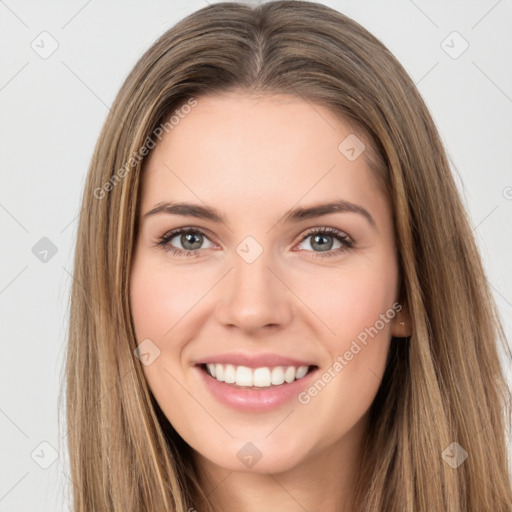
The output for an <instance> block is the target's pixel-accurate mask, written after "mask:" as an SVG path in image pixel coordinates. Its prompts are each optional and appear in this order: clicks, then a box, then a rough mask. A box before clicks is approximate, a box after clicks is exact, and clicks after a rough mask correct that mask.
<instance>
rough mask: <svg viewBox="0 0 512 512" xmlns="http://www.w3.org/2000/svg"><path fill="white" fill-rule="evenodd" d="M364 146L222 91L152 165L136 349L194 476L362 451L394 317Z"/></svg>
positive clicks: (392, 266)
mask: <svg viewBox="0 0 512 512" xmlns="http://www.w3.org/2000/svg"><path fill="white" fill-rule="evenodd" d="M187 112H188V109H187ZM360 144H361V141H360V140H359V139H357V138H355V136H354V135H353V134H352V133H351V131H350V129H349V128H348V127H347V126H346V125H345V124H344V123H343V122H341V121H340V120H339V119H338V118H337V117H335V116H334V115H333V114H332V113H331V112H330V110H329V109H327V108H325V107H322V106H319V105H317V104H311V103H309V102H305V101H302V100H301V99H300V98H295V97H291V96H272V97H255V96H250V95H248V94H241V93H230V94H226V95H217V96H208V97H200V98H197V105H195V106H194V107H193V108H191V109H190V112H189V113H188V114H186V115H184V114H182V115H181V116H180V117H179V122H178V123H174V125H173V128H172V129H171V130H169V131H168V133H165V131H164V136H163V138H162V141H161V142H159V143H158V145H157V146H156V147H155V148H154V149H153V150H152V152H151V153H150V155H149V156H148V160H147V162H146V167H145V170H144V175H143V182H142V189H141V194H142V195H141V210H140V218H139V222H140V227H139V232H138V238H137V245H136V248H135V253H134V261H133V267H132V272H131V295H130V300H131V308H132V315H133V321H134V325H135V331H136V336H137V344H141V343H142V345H141V346H140V352H141V353H143V354H144V356H143V357H142V358H141V359H142V360H143V362H144V365H143V371H144V374H145V376H146V379H147V382H148V384H149V387H150V389H151V391H152V393H153V395H154V396H155V398H156V400H157V402H158V403H159V405H160V407H161V409H162V411H163V412H164V414H165V415H166V417H167V418H168V419H169V421H170V423H172V425H173V426H174V428H175V429H176V430H177V432H178V433H179V434H180V435H181V436H182V437H183V439H184V440H185V441H186V442H187V443H188V444H189V445H190V446H191V447H192V448H193V449H194V450H195V452H196V455H197V456H198V457H200V458H202V460H203V461H205V463H209V464H210V465H212V464H213V465H215V466H221V467H224V468H227V469H229V470H238V471H255V472H280V471H286V470H287V469H291V468H293V467H295V466H297V465H299V464H301V463H304V462H306V461H313V460H316V459H315V458H318V457H321V456H322V454H328V453H329V454H334V453H339V454H340V455H341V454H346V453H347V450H353V447H354V446H356V445H357V443H358V442H359V441H360V440H361V435H362V432H363V428H364V426H365V422H366V419H367V414H366V413H367V411H368V409H369V407H370V405H371V403H372V401H373V399H374V397H375V395H376V393H377V390H378V387H379V385H380V381H381V378H382V375H383V373H384V369H385V362H386V356H387V353H388V348H389V343H390V337H391V335H395V336H400V335H403V326H401V325H400V323H399V322H400V321H401V320H402V321H403V320H404V312H402V313H400V314H398V311H399V309H400V308H401V306H400V305H398V304H397V303H396V301H397V299H398V297H397V295H398V267H397V255H396V252H395V242H394V236H393V229H392V214H391V210H390V206H389V204H388V203H387V201H386V199H385V197H384V196H383V195H382V193H381V191H380V190H379V188H378V187H377V185H376V182H375V181H374V178H373V176H372V171H371V170H370V169H369V167H368V165H367V163H366V161H365V156H366V155H365V151H368V149H366V150H363V147H362V146H361V145H360ZM362 150H363V152H362V153H361V151H362ZM182 203H187V206H179V205H180V204H182ZM327 204H328V205H331V206H328V207H322V206H321V205H327ZM336 204H337V205H338V207H337V208H335V207H334V206H333V205H336ZM177 229H187V230H189V231H190V232H189V233H188V234H187V233H185V234H183V233H177V234H171V235H169V236H166V235H168V234H169V232H171V231H172V230H177ZM325 229H328V232H326V233H322V231H324V230H325ZM159 242H161V243H160V245H159ZM185 250H188V251H189V252H188V253H185V252H183V251H185ZM173 251H176V252H175V253H174V252H173ZM206 364H208V366H205V365H206ZM208 368H209V369H210V370H211V371H212V372H213V373H215V374H216V376H217V377H215V378H214V377H212V376H211V375H209V374H208V373H207V372H208V371H209V369H208ZM290 368H291V369H290ZM306 371H308V373H306V375H304V373H305V372H306ZM283 378H284V379H285V380H284V382H283ZM223 380H224V382H222V381H223ZM226 380H227V382H226ZM233 381H234V382H233ZM281 382H282V383H281Z"/></svg>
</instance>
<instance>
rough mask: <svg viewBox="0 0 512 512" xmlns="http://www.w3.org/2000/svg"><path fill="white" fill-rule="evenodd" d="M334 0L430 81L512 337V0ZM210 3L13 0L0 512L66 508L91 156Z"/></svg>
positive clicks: (6, 70) (2, 25)
mask: <svg viewBox="0 0 512 512" xmlns="http://www.w3.org/2000/svg"><path fill="white" fill-rule="evenodd" d="M325 3H326V4H327V5H329V6H331V7H334V8H335V9H338V10H339V11H341V12H343V13H345V14H347V15H349V16H351V17H352V18H354V19H355V20H357V21H358V22H360V23H361V24H362V25H363V26H365V27H366V28H368V29H369V30H370V31H371V32H372V33H373V34H375V35H376V36H377V37H378V38H380V39H381V40H382V41H383V42H384V43H385V44H386V45H387V46H388V47H389V48H390V50H391V51H392V52H394V54H395V55H396V56H397V57H398V59H399V60H400V61H401V62H402V64H403V65H404V66H405V68H406V69H407V71H408V72H409V73H410V75H411V76H412V78H413V79H414V81H415V82H416V83H417V85H418V87H419V89H420V91H421V93H422V95H423V97H424V98H425V100H426V102H427V105H428V106H429V107H430V109H431V112H432V114H433V117H434V119H435V121H436V123H437V125H438V128H439V130H440V133H441V135H442V137H443V140H444V142H445V144H446V147H447V150H448V153H449V155H450V158H451V161H452V162H453V165H454V169H456V175H457V183H458V184H459V187H460V189H461V191H462V193H463V199H464V202H465V204H466V205H467V208H468V211H469V213H470V216H471V219H472V224H473V226H474V232H475V234H476V237H477V240H478V243H479V246H480V248H481V251H482V255H483V258H484V262H485V266H486V269H487V272H488V277H489V280H490V283H491V285H492V288H493V292H494V294H495V297H496V300H497V303H498V305H499V307H500V312H501V314H502V318H503V321H504V325H505V329H506V333H507V337H508V339H509V340H510V339H511V328H512V322H511V311H512V278H511V272H510V270H511V268H510V261H511V256H510V255H511V254H512V172H511V168H512V167H511V163H512V152H511V141H512V115H511V114H512V99H511V98H512V59H510V49H511V48H512V1H511V0H500V1H496V0H485V1H477V2H475V1H420V0H416V1H414V2H413V1H412V0H403V1H388V2H382V1H358V2H356V1H328V2H325ZM205 5H206V2H205V1H198V0H196V1H188V2H187V1H174V2H170V1H167V2H164V1H154V0H153V1H144V2H143V1H137V2H134V1H131V2H123V3H121V2H114V1H106V0H103V1H101V2H100V1H98V0H89V1H66V2H64V1H61V2H56V1H47V2H44V3H43V2H35V1H32V2H29V1H21V0H18V1H16V0H5V1H1V0H0V56H1V60H0V62H1V65H0V109H1V110H0V112H1V115H0V141H1V144H0V151H1V154H0V162H1V169H0V172H1V180H2V181H1V184H2V186H1V189H0V220H1V229H2V241H3V245H2V247H3V249H2V264H1V266H0V304H1V314H2V323H1V325H2V350H1V358H0V379H1V388H0V389H1V396H0V439H1V461H2V463H1V464H0V511H3V512H9V511H18V512H22V511H29V510H30V511H31V512H36V511H43V510H44V511H50V510H51V511H54V510H69V508H68V506H67V504H66V499H67V498H66V497H67V493H66V487H67V485H68V484H69V482H70V480H69V478H68V476H67V475H68V474H69V472H68V466H67V461H68V459H67V453H66V437H65V424H64V412H65V411H64V409H63V408H62V409H61V413H60V420H59V416H58V402H57V399H58V392H59V389H60V386H61V379H62V365H63V355H64V347H65V343H66V332H67V321H68V312H67V308H68V294H69V289H70V284H71V280H72V271H73V268H72V255H73V248H74V237H75V234H76V226H77V222H76V221H77V214H78V211H79V200H80V197H81V192H82V187H83V184H84V179H85V176H86V172H87V168H88V164H89V160H90V157H91V154H92V151H93V147H94V144H95V142H96V139H97V137H98V134H99V131H100V128H101V126H102V124H103V121H104V119H105V116H106V114H107V112H108V107H109V105H111V103H112V101H113V99H114V97H115V95H116V93H117V91H118V89H119V87H120V86H121V83H122V81H123V80H124V78H125V77H126V75H127V73H128V72H129V70H130V69H131V68H132V66H133V65H134V64H135V62H136V60H137V59H138V57H139V56H140V55H141V54H142V53H143V52H144V51H145V50H146V49H147V48H148V47H149V46H150V45H151V43H152V42H153V41H154V40H155V39H156V38H157V37H158V36H159V35H160V34H162V33H163V32H164V31H165V30H167V29H168V28H170V27H171V26H172V25H173V24H174V23H175V22H177V21H178V20H180V19H181V18H183V17H184V16H185V15H187V14H189V13H191V12H193V11H195V10H196V9H198V8H200V7H203V6H205ZM44 31H46V32H48V33H49V34H50V35H51V37H49V36H47V35H43V36H40V34H41V32H44ZM453 31H456V32H458V33H459V34H460V36H461V37H462V38H463V39H464V40H465V41H467V43H468V44H469V47H468V49H467V50H466V51H465V52H464V53H462V54H461V55H459V56H457V55H458V53H459V52H460V51H461V50H462V49H463V44H464V41H463V39H461V38H460V37H459V36H457V35H453V34H452V32H453ZM450 34H452V35H451V36H450ZM448 36H450V37H449V38H448V39H446V38H447V37H448ZM43 38H46V39H44V40H43ZM51 38H53V39H54V40H55V41H56V42H57V43H58V48H57V50H56V51H55V52H54V53H53V54H52V55H50V56H48V58H46V59H43V58H41V56H40V55H39V54H38V53H37V52H36V51H34V49H33V48H32V47H31V44H32V45H33V46H35V47H36V48H38V51H39V52H40V53H41V52H43V51H49V49H51V44H52V41H51ZM33 41H34V42H33ZM443 41H445V43H443ZM450 47H451V48H450ZM445 50H446V51H445ZM447 52H451V54H452V55H451V56H450V55H449V54H448V53H447ZM454 56H457V58H453V57H454ZM43 237H47V238H49V239H50V240H51V241H52V243H53V244H54V245H55V246H56V248H57V253H56V254H55V255H54V256H53V257H50V256H51V253H49V255H48V257H47V258H48V261H46V262H42V261H40V259H38V258H37V257H36V255H35V254H34V253H33V252H32V248H33V246H34V245H35V244H36V243H37V242H38V241H39V240H40V239H41V238H43ZM41 257H42V255H41ZM446 284H447V286H449V284H450V283H446ZM506 371H507V375H508V376H509V375H510V368H509V367H508V364H507V367H506ZM41 443H49V445H51V447H53V449H54V450H55V452H53V451H52V448H51V447H50V446H49V445H48V444H43V445H41ZM54 458H55V460H53V459H54ZM52 461H53V463H52V464H51V465H50V466H49V467H48V469H43V468H42V467H41V465H43V466H44V465H48V464H50V463H51V462H52Z"/></svg>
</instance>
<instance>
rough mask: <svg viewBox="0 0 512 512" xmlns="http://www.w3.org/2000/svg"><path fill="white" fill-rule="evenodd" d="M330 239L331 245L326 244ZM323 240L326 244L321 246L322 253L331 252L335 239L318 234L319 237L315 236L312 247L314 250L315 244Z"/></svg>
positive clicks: (323, 243) (322, 243)
mask: <svg viewBox="0 0 512 512" xmlns="http://www.w3.org/2000/svg"><path fill="white" fill-rule="evenodd" d="M329 238H330V243H329V241H327V242H325V240H326V239H329ZM322 239H323V240H324V242H321V243H320V246H319V249H320V251H329V250H330V249H331V248H332V244H333V237H332V236H328V235H322V234H317V235H315V236H313V242H312V243H311V247H313V248H314V244H316V243H317V242H318V241H319V240H322Z"/></svg>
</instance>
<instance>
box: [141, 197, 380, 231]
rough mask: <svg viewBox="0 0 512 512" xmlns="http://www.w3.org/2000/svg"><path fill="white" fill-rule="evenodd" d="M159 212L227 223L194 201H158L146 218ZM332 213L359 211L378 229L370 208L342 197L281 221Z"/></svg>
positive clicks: (296, 211)
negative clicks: (367, 208)
mask: <svg viewBox="0 0 512 512" xmlns="http://www.w3.org/2000/svg"><path fill="white" fill-rule="evenodd" d="M157 213H166V214H168V215H183V216H186V217H195V218H197V219H204V220H209V221H212V222H216V223H222V224H225V223H226V222H225V218H224V216H223V215H222V213H221V212H220V211H219V210H217V209H215V208H212V207H211V206H201V205H198V204H193V203H178V202H172V201H164V202H161V203H158V204H157V205H156V206H155V207H154V208H153V209H152V210H150V211H148V212H146V213H145V214H144V218H147V217H149V216H151V215H156V214H157ZM330 213H357V214H359V215H362V216H363V217H364V218H365V219H366V220H367V221H368V223H369V224H370V225H371V226H372V227H373V228H374V229H377V224H376V222H375V220H374V218H373V217H372V216H371V214H370V212H369V211H368V210H366V209H365V208H363V207H362V206H360V205H358V204H354V203H351V202H349V201H345V200H342V199H340V200H337V201H332V202H329V203H317V204H314V205H312V206H308V207H298V208H293V209H291V210H288V211H287V212H286V213H285V214H284V215H283V217H282V219H281V220H280V221H279V223H292V222H299V221H301V220H305V219H314V218H317V217H322V216H324V215H329V214H330Z"/></svg>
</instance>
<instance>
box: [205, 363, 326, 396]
mask: <svg viewBox="0 0 512 512" xmlns="http://www.w3.org/2000/svg"><path fill="white" fill-rule="evenodd" d="M198 366H199V367H200V368H201V370H203V371H204V372H205V373H206V374H207V375H208V376H210V377H211V378H212V379H215V380H217V381H218V382H223V383H224V384H228V385H230V386H232V387H235V388H243V389H254V390H261V389H269V388H276V387H280V386H286V385H287V384H291V383H292V382H294V381H296V380H300V379H302V378H304V377H305V376H306V375H308V374H310V373H311V372H313V371H314V370H316V369H317V368H318V366H316V365H310V366H273V367H268V366H264V367H260V368H249V367H248V366H238V365H232V364H200V365H198Z"/></svg>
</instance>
